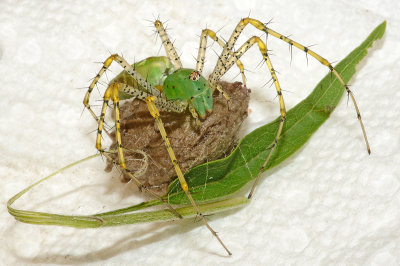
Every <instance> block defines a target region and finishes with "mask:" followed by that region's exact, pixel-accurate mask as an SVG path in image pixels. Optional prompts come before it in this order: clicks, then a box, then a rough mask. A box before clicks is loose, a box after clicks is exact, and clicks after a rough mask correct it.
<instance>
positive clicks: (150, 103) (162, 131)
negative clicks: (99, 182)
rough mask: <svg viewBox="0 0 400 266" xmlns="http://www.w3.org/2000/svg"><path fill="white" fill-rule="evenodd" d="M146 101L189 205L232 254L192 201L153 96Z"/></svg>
mask: <svg viewBox="0 0 400 266" xmlns="http://www.w3.org/2000/svg"><path fill="white" fill-rule="evenodd" d="M146 103H147V107H148V109H149V112H150V114H151V115H152V116H153V117H154V119H155V121H156V124H157V127H158V129H159V131H160V134H161V137H162V138H163V140H164V144H165V147H166V149H167V151H168V154H169V157H170V158H171V161H172V164H173V166H174V168H175V172H176V174H177V176H178V179H179V182H180V184H181V187H182V189H183V191H184V192H185V194H186V196H187V198H188V199H189V201H190V203H191V205H192V206H193V208H194V209H195V210H196V212H197V215H198V216H199V217H200V218H201V219H202V221H203V223H204V224H205V226H206V227H207V228H208V229H209V230H210V232H211V233H212V234H213V235H214V236H215V237H216V238H217V240H218V241H219V243H220V244H221V245H222V246H223V248H224V249H225V250H226V252H228V254H229V255H232V253H231V252H230V251H229V250H228V248H227V247H226V246H225V244H224V243H223V242H222V240H221V239H220V238H219V236H218V234H217V232H215V231H214V230H213V229H212V228H211V226H210V225H209V224H208V222H207V219H206V218H205V217H204V215H203V214H202V213H201V212H200V209H199V207H198V206H197V204H196V202H195V201H194V199H193V197H192V195H191V194H190V191H189V186H188V184H187V182H186V180H185V177H184V176H183V174H182V171H181V168H180V167H179V164H178V161H177V159H176V157H175V154H174V151H173V150H172V147H171V144H170V142H169V140H168V137H167V133H166V132H165V128H164V124H163V122H162V120H161V118H160V113H159V112H158V109H157V107H156V104H155V97H154V96H149V97H147V98H146Z"/></svg>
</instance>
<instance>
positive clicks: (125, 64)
mask: <svg viewBox="0 0 400 266" xmlns="http://www.w3.org/2000/svg"><path fill="white" fill-rule="evenodd" d="M113 61H115V62H117V63H118V64H120V65H121V67H122V68H123V69H124V70H126V71H127V72H128V74H130V75H131V76H132V77H133V78H134V79H135V80H136V81H137V82H138V84H139V85H140V86H142V87H143V89H144V90H145V91H146V92H148V93H151V94H153V95H157V96H158V95H160V91H159V90H157V89H156V88H154V87H153V86H152V85H151V84H150V83H149V82H147V81H146V80H145V79H144V78H143V77H141V76H140V75H139V74H138V73H136V72H135V70H134V69H133V67H132V66H131V65H129V63H128V62H126V60H125V59H124V58H122V57H121V56H119V55H117V54H113V55H111V56H109V57H108V58H107V59H106V60H105V61H104V64H103V66H102V67H101V69H100V71H99V73H98V74H97V75H96V77H95V78H94V79H93V81H92V83H91V84H90V85H89V88H88V91H87V92H86V95H85V98H84V99H83V105H84V106H85V107H86V108H87V109H88V110H89V112H90V113H91V114H92V116H93V118H94V119H95V120H96V121H98V120H99V119H98V118H97V116H96V114H95V113H94V112H93V110H92V109H91V108H90V105H89V99H90V94H91V93H92V91H93V88H94V87H95V86H96V84H97V82H98V81H99V79H100V78H101V76H102V75H103V74H104V73H105V72H106V70H107V69H108V68H109V67H110V65H111V63H112V62H113Z"/></svg>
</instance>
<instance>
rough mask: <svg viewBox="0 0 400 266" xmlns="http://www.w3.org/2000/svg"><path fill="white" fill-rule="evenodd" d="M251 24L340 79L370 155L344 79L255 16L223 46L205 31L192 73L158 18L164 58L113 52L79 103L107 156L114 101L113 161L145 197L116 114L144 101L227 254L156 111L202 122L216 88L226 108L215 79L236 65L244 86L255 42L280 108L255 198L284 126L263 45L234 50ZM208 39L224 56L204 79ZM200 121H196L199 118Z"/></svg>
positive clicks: (245, 20)
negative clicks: (97, 99) (98, 105)
mask: <svg viewBox="0 0 400 266" xmlns="http://www.w3.org/2000/svg"><path fill="white" fill-rule="evenodd" d="M248 24H251V25H253V26H254V27H255V28H257V29H258V30H260V31H263V32H264V33H266V34H269V35H272V36H274V37H276V38H279V39H281V40H282V41H284V42H286V43H288V44H289V45H290V47H293V46H294V47H296V48H298V49H300V50H302V51H304V52H305V53H306V54H309V55H310V56H312V57H314V58H315V59H316V60H318V61H319V62H320V63H321V64H322V65H325V66H327V67H328V68H329V70H330V71H331V72H332V73H333V74H334V75H335V76H336V77H337V78H338V80H339V81H340V82H341V83H342V85H343V86H344V88H345V89H346V91H347V93H348V95H349V96H350V98H351V100H352V102H353V104H354V107H355V109H356V112H357V118H358V120H359V122H360V125H361V129H362V132H363V135H364V139H365V142H366V145H367V150H368V153H370V147H369V144H368V140H367V136H366V132H365V129H364V125H363V122H362V120H361V115H360V111H359V109H358V107H357V104H356V101H355V98H354V96H353V94H352V92H351V91H350V89H349V87H348V86H347V84H346V83H345V82H344V81H343V78H342V77H341V76H340V75H339V73H338V72H337V71H336V69H335V68H334V67H333V66H332V65H331V63H330V62H328V61H327V60H326V59H325V58H323V57H321V56H320V55H318V54H317V53H315V52H314V51H312V50H310V49H308V48H307V47H305V46H303V45H301V44H299V43H297V42H295V41H293V40H292V39H290V38H288V37H285V36H283V35H281V34H279V33H277V32H276V31H274V30H272V29H270V28H268V27H267V24H264V23H262V22H260V21H259V20H256V19H253V18H243V19H241V20H240V22H239V23H238V25H237V26H236V28H235V30H234V31H233V33H232V35H231V36H230V38H229V40H228V41H227V42H226V43H225V42H224V41H222V40H221V39H220V38H218V37H217V36H216V34H215V32H214V31H212V30H209V29H204V30H203V31H202V33H201V36H200V48H199V52H198V57H197V65H196V68H195V69H188V68H183V67H182V64H181V61H180V58H179V56H178V54H177V52H176V50H175V48H174V46H173V44H172V42H171V41H170V39H169V37H168V35H167V33H166V31H165V29H164V26H163V24H162V23H161V22H160V21H159V20H156V21H155V23H154V25H155V28H156V30H157V33H158V35H159V36H160V38H161V40H162V44H163V46H164V48H165V51H166V54H167V56H166V57H149V58H147V59H145V60H143V61H140V62H138V63H136V64H134V65H132V66H131V65H130V64H129V63H128V62H127V61H126V60H125V59H124V58H122V57H121V56H119V55H117V54H113V55H111V56H109V57H108V58H107V59H106V60H105V62H104V64H103V66H102V68H101V70H100V71H99V72H98V74H97V75H96V77H95V78H94V80H93V81H92V83H91V84H90V86H89V89H88V91H87V93H86V95H85V98H84V100H83V104H84V105H85V107H86V108H87V109H88V110H89V112H90V113H91V114H92V116H93V117H94V119H96V121H97V122H98V132H97V139H96V148H97V149H98V150H99V151H100V152H101V153H102V154H104V155H105V156H107V157H108V158H110V157H109V155H108V154H107V151H106V150H104V149H103V147H102V144H101V136H102V131H103V127H104V118H105V114H106V110H107V107H108V102H109V101H110V100H112V102H113V105H114V111H115V117H114V119H115V130H116V142H117V151H118V159H119V160H118V162H114V163H115V164H118V165H119V166H120V168H121V169H122V171H124V172H125V173H127V174H128V175H129V176H130V177H131V178H132V180H133V181H134V182H135V183H136V184H137V185H138V186H139V187H140V188H143V189H145V190H146V191H147V192H148V193H151V194H152V195H154V194H153V193H152V192H150V191H149V190H147V189H146V187H144V186H143V185H142V184H141V183H140V181H139V180H138V179H137V178H136V177H135V173H133V172H132V171H130V170H129V169H127V168H126V164H125V159H124V149H123V145H122V143H121V127H120V111H119V101H120V99H123V98H126V97H127V95H128V97H133V98H137V99H139V100H142V101H145V102H146V103H147V106H148V109H149V112H150V113H151V115H152V116H153V117H154V119H155V122H156V125H157V127H158V129H159V131H160V134H161V136H162V138H163V140H164V144H165V147H166V149H167V151H168V154H169V156H170V158H171V161H172V164H173V166H174V168H175V171H176V174H177V176H178V179H179V181H180V184H181V187H182V189H183V191H184V192H185V193H186V196H187V197H188V199H189V201H190V202H191V205H192V206H193V207H194V209H195V210H196V212H197V215H198V216H199V217H200V218H201V219H202V221H203V222H204V224H205V225H206V226H207V228H208V229H209V230H210V231H211V233H212V234H213V235H214V236H215V237H216V238H217V240H218V241H219V242H220V244H221V245H222V246H223V247H224V248H225V250H226V251H227V252H228V254H229V255H231V252H230V251H229V250H228V248H227V247H226V246H225V244H224V243H223V242H222V240H221V239H220V238H219V236H218V235H217V233H216V232H215V231H214V230H213V229H212V228H211V227H210V225H209V224H208V222H207V220H206V218H205V217H204V215H203V214H202V213H201V212H200V210H199V208H198V207H197V204H196V203H195V201H194V200H193V198H192V196H191V194H190V191H189V188H188V185H187V183H186V181H185V178H184V176H183V174H182V172H181V169H180V167H179V163H178V161H177V159H176V157H175V155H174V151H173V149H172V147H171V145H170V142H169V140H168V137H167V134H166V132H165V129H164V125H163V122H162V121H161V119H160V115H159V110H162V111H168V112H178V113H180V112H184V111H186V110H187V109H188V110H189V111H190V113H191V115H192V116H193V118H194V119H195V121H196V123H197V124H199V123H200V119H204V118H205V117H206V114H207V113H208V112H211V111H212V108H213V106H212V105H213V101H212V94H213V92H214V91H215V89H217V90H218V91H219V92H220V93H222V95H223V96H224V97H225V98H226V100H227V105H229V96H228V95H227V94H226V93H224V92H223V90H222V88H221V87H220V86H219V85H218V81H219V80H220V79H221V77H222V76H223V75H224V74H225V73H226V72H227V71H228V70H229V69H230V68H231V67H232V66H233V64H236V65H237V66H238V68H239V70H240V73H241V76H242V80H243V85H244V86H246V77H245V74H244V67H243V64H242V63H241V61H240V60H239V59H240V57H241V56H242V55H243V54H244V53H246V52H247V50H248V49H249V48H250V47H252V46H253V45H254V44H257V45H258V48H259V50H260V52H261V55H262V57H263V60H264V61H265V62H266V64H267V67H268V70H269V72H270V73H271V76H272V81H273V83H274V85H275V88H276V91H277V95H278V99H279V104H280V117H281V119H280V123H279V126H278V128H277V132H276V137H275V141H274V144H273V145H272V146H271V147H270V148H269V149H270V152H269V155H268V157H267V158H266V160H265V162H264V163H263V165H262V167H261V168H260V171H259V173H258V176H257V178H256V179H255V182H254V184H253V187H252V189H251V191H250V193H249V196H248V198H250V197H251V196H252V195H253V192H254V189H255V186H256V184H257V182H258V180H259V177H260V174H261V173H262V172H263V169H264V168H265V167H266V165H267V164H268V161H269V159H270V157H271V154H272V153H273V151H274V149H275V147H276V146H277V144H278V141H279V137H280V135H281V132H282V128H283V125H284V123H285V119H286V108H285V104H284V100H283V95H282V90H281V88H280V85H279V82H278V79H277V76H276V73H275V70H274V68H273V66H272V63H271V60H270V58H269V55H268V49H267V46H266V43H265V42H263V41H262V40H261V39H260V38H259V37H258V36H253V37H251V38H250V39H248V40H247V41H246V42H245V43H244V44H243V45H242V46H240V48H239V49H237V50H236V51H235V50H234V49H233V48H234V45H235V43H236V41H237V39H238V37H239V35H240V34H241V32H242V31H243V29H244V28H245V27H246V26H247V25H248ZM208 37H210V38H211V39H213V40H214V41H215V42H216V43H218V44H219V45H220V46H221V47H222V48H223V50H222V53H221V55H220V56H219V58H218V61H217V63H216V66H215V68H214V70H213V72H212V74H211V75H210V76H209V79H208V80H207V79H206V78H204V77H203V76H202V70H203V66H204V61H205V52H206V47H207V39H208ZM113 61H115V62H117V63H118V64H119V65H120V66H121V67H122V68H123V69H124V70H123V71H122V72H121V73H120V74H119V75H117V76H116V77H115V78H114V79H113V80H112V81H111V82H110V83H109V85H108V87H107V89H106V91H105V93H104V101H103V106H102V110H101V115H100V117H99V118H98V117H97V116H96V114H95V113H94V112H93V110H92V109H91V107H90V105H89V98H90V94H91V92H92V90H93V88H94V87H95V85H96V84H97V82H98V81H99V79H100V77H101V76H102V75H103V74H104V72H105V71H106V70H107V69H108V68H109V66H110V65H111V63H112V62H113ZM199 117H200V119H199ZM157 198H159V199H160V200H162V201H164V203H165V204H166V205H167V206H168V207H169V208H170V209H171V210H172V211H173V212H175V213H176V215H177V216H178V217H179V216H180V215H179V214H178V213H177V212H176V211H175V210H174V209H173V208H172V207H171V206H170V205H169V204H168V203H167V202H166V201H165V200H164V199H163V198H161V197H158V196H157Z"/></svg>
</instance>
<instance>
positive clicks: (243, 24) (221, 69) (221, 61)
mask: <svg viewBox="0 0 400 266" xmlns="http://www.w3.org/2000/svg"><path fill="white" fill-rule="evenodd" d="M249 23H250V24H251V25H253V26H254V27H255V28H257V29H259V30H261V31H263V32H265V33H267V34H270V35H272V36H274V37H275V38H278V39H280V40H282V41H284V42H286V43H288V44H289V45H291V46H294V47H296V48H298V49H300V50H302V51H304V52H305V53H306V54H309V55H311V56H312V57H314V58H315V59H316V60H318V61H319V62H320V63H321V64H322V65H324V66H327V67H328V68H329V70H330V71H331V72H332V73H333V74H334V75H335V76H336V78H337V79H338V80H339V82H340V83H341V84H342V85H343V87H344V88H345V89H346V91H347V94H348V95H349V96H350V98H351V100H352V102H353V105H354V108H355V109H356V113H357V119H358V121H359V122H360V126H361V130H362V132H363V136H364V140H365V144H366V146H367V151H368V153H369V154H370V153H371V149H370V146H369V143H368V138H367V134H366V132H365V127H364V124H363V122H362V119H361V114H360V111H359V109H358V106H357V102H356V99H355V97H354V95H353V93H352V92H351V90H350V88H349V86H348V85H347V84H346V83H345V82H344V80H343V78H342V77H341V76H340V74H339V73H338V72H337V70H336V69H335V68H334V67H333V66H332V64H331V63H330V62H329V61H328V60H326V59H325V58H323V57H322V56H320V55H319V54H317V53H316V52H314V51H312V50H310V49H309V48H307V47H305V46H304V45H301V44H300V43H298V42H295V41H294V40H292V39H290V38H288V37H286V36H283V35H282V34H280V33H278V32H276V31H274V30H272V29H270V28H268V27H267V26H266V24H264V23H262V22H261V21H259V20H256V19H253V18H243V19H241V20H240V22H239V23H238V25H237V26H236V28H235V30H234V31H233V33H232V35H231V37H230V38H229V40H228V42H227V43H226V45H225V47H224V49H223V51H222V53H221V56H220V58H219V59H218V61H217V64H216V66H215V68H214V71H213V73H212V74H211V75H210V78H209V79H210V83H211V84H215V83H216V82H217V81H218V80H219V78H220V77H221V76H222V75H221V74H220V73H222V72H224V69H226V64H225V61H224V58H226V57H227V56H228V55H229V54H230V53H231V51H232V49H233V46H234V45H235V43H236V40H237V39H238V37H239V35H240V34H241V32H242V31H243V29H244V28H245V27H246V25H248V24H249ZM225 72H226V71H225Z"/></svg>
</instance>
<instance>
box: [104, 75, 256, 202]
mask: <svg viewBox="0 0 400 266" xmlns="http://www.w3.org/2000/svg"><path fill="white" fill-rule="evenodd" d="M220 84H221V86H222V88H223V90H224V91H225V92H226V93H227V94H228V95H229V98H230V101H229V105H228V102H227V100H226V99H225V98H224V97H223V96H222V95H221V94H220V93H219V92H218V91H215V92H214V107H213V111H212V113H210V114H208V115H207V117H206V118H205V119H204V120H201V125H200V126H196V123H195V119H194V118H193V117H192V116H191V114H190V112H189V111H185V112H183V113H171V112H161V119H162V121H163V123H164V127H165V130H166V132H167V136H168V139H169V141H170V143H171V147H172V149H173V150H174V153H175V156H176V158H177V160H178V163H179V166H180V168H181V170H182V172H183V173H185V172H187V171H188V170H190V169H191V168H193V167H194V166H196V165H199V164H202V163H205V162H207V161H213V160H216V159H220V158H223V157H225V156H227V155H228V154H229V153H230V151H231V150H232V149H233V148H234V146H235V144H236V143H237V141H238V139H237V133H238V131H239V128H240V126H241V124H242V122H243V120H244V119H245V118H246V117H247V115H248V105H249V99H250V90H248V89H247V88H245V87H243V86H242V84H241V83H240V82H235V83H227V82H221V83H220ZM120 109H121V110H120V111H121V135H122V146H123V147H124V148H126V149H132V150H141V151H143V152H144V153H146V154H147V156H148V165H147V169H146V170H145V171H144V173H143V174H141V175H140V177H138V179H139V180H140V182H142V183H143V184H144V185H145V186H146V187H148V188H149V189H151V190H152V191H154V192H156V193H157V194H160V195H162V194H165V192H166V190H167V187H168V185H169V183H170V182H171V181H172V180H174V179H175V177H176V173H175V170H174V167H173V165H172V162H171V159H170V157H169V156H168V152H167V150H166V148H165V145H164V142H163V140H162V138H161V135H160V133H159V131H158V128H157V127H156V125H155V122H154V118H153V117H152V116H151V115H150V113H149V111H148V109H147V105H146V103H144V102H143V101H137V100H134V101H126V102H125V103H124V104H122V105H121V108H120ZM112 136H113V138H114V141H113V144H112V145H111V146H110V149H115V148H116V143H115V133H113V134H112ZM112 157H113V159H115V160H117V161H118V155H117V154H112ZM124 157H125V160H126V165H127V168H128V169H130V170H131V171H133V172H135V171H137V170H138V169H140V168H141V167H143V164H144V162H143V160H142V159H143V155H141V154H139V153H134V152H128V151H126V152H124ZM112 166H113V164H112V163H111V162H110V161H109V162H108V163H107V168H106V171H110V170H111V168H112ZM123 179H124V181H129V180H130V178H129V177H128V176H127V175H125V174H124V178H123Z"/></svg>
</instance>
